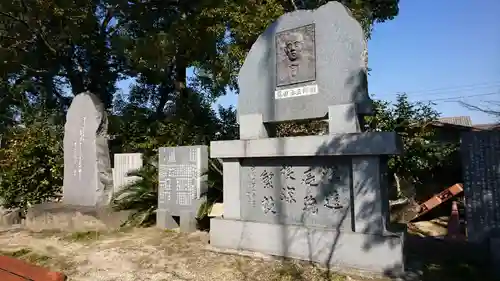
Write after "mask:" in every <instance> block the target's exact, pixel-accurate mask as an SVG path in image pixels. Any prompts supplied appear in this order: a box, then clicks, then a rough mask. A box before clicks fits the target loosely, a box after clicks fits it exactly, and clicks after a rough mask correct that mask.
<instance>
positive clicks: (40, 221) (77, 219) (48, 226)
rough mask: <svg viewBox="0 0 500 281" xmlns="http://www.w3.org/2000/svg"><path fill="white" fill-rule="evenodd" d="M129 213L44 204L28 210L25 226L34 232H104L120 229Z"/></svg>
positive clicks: (61, 204) (88, 207) (105, 208)
mask: <svg viewBox="0 0 500 281" xmlns="http://www.w3.org/2000/svg"><path fill="white" fill-rule="evenodd" d="M129 215H130V212H129V211H120V212H115V211H113V210H111V209H110V208H109V207H100V208H97V207H92V206H75V205H66V204H63V203H44V204H39V205H35V206H33V207H31V208H30V209H28V212H27V214H26V219H25V220H24V223H23V224H24V226H25V227H26V228H27V229H30V230H33V231H41V230H59V231H102V230H110V229H116V228H119V227H120V226H121V225H122V224H123V223H124V222H125V221H126V220H127V218H128V216H129Z"/></svg>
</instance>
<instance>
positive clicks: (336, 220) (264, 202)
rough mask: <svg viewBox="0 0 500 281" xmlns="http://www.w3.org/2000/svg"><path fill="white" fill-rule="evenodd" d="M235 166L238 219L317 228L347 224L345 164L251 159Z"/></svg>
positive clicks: (348, 191) (323, 160)
mask: <svg viewBox="0 0 500 281" xmlns="http://www.w3.org/2000/svg"><path fill="white" fill-rule="evenodd" d="M241 164H242V168H241V195H240V196H241V214H242V219H243V220H247V221H257V222H267V223H280V224H294V225H308V226H319V227H337V226H338V225H341V226H348V225H350V222H351V217H350V215H349V214H350V210H351V208H350V206H351V187H350V186H351V181H352V180H351V172H350V171H351V166H350V161H349V160H347V159H343V158H335V159H332V158H326V157H324V158H305V157H296V158H281V159H275V158H266V159H263V158H253V159H244V160H242V162H241Z"/></svg>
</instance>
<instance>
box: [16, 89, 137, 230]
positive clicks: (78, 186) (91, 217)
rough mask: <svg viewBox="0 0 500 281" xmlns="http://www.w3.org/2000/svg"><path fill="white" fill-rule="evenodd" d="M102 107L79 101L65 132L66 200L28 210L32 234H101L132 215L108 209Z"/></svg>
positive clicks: (82, 97) (92, 99)
mask: <svg viewBox="0 0 500 281" xmlns="http://www.w3.org/2000/svg"><path fill="white" fill-rule="evenodd" d="M107 126H108V123H107V117H106V111H105V110H104V106H103V104H102V103H101V102H100V101H99V99H98V98H97V97H96V96H95V95H93V94H92V93H89V92H84V93H81V94H78V95H76V96H75V97H74V98H73V101H72V103H71V106H70V107H69V109H68V113H67V115H66V125H65V131H64V182H63V184H64V185H63V200H62V203H59V202H57V203H56V202H47V203H44V204H39V205H36V206H34V207H32V208H30V209H29V210H28V212H27V214H26V221H25V225H26V226H27V227H28V228H29V229H32V230H35V231H37V230H44V229H58V230H66V231H85V230H101V229H109V228H117V227H120V226H121V225H122V224H123V223H124V222H125V221H126V219H127V217H128V216H129V212H126V211H125V212H114V211H112V210H111V209H110V208H109V203H110V199H111V196H112V193H113V182H112V181H113V180H112V171H111V163H110V157H109V149H108V136H107Z"/></svg>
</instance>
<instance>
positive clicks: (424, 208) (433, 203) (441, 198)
mask: <svg viewBox="0 0 500 281" xmlns="http://www.w3.org/2000/svg"><path fill="white" fill-rule="evenodd" d="M463 191H464V187H463V184H461V183H456V184H454V185H452V186H450V187H448V188H447V189H445V190H443V191H441V192H440V193H439V194H436V195H434V196H432V198H431V199H429V200H427V201H425V202H424V203H422V204H420V206H419V207H418V213H417V214H416V215H415V217H413V219H411V220H410V221H413V220H415V219H416V218H418V217H420V216H422V215H424V214H426V213H428V212H430V211H431V210H432V209H434V208H435V207H437V206H439V205H441V204H442V203H444V202H446V201H448V200H449V199H450V198H452V197H454V196H456V195H458V194H460V193H462V192H463Z"/></svg>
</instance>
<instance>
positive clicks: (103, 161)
mask: <svg viewBox="0 0 500 281" xmlns="http://www.w3.org/2000/svg"><path fill="white" fill-rule="evenodd" d="M107 127H108V121H107V115H106V112H105V110H104V107H103V104H102V103H101V102H100V101H99V99H98V98H97V97H96V96H95V95H93V94H92V93H89V92H85V93H81V94H78V95H76V96H75V97H74V98H73V101H72V103H71V106H70V107H69V109H68V113H67V115H66V125H65V129H64V186H63V203H64V204H67V205H80V206H97V205H107V204H108V203H109V200H110V196H111V192H112V188H113V184H112V175H111V164H110V158H109V149H108V139H107Z"/></svg>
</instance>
